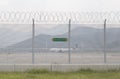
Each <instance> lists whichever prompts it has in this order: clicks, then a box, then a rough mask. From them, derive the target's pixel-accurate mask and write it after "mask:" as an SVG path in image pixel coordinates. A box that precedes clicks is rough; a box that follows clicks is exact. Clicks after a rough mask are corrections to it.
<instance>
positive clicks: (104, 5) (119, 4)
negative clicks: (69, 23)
mask: <svg viewBox="0 0 120 79" xmlns="http://www.w3.org/2000/svg"><path fill="white" fill-rule="evenodd" d="M0 10H1V11H6V10H7V11H14V10H15V11H84V12H86V11H119V10H120V0H0Z"/></svg>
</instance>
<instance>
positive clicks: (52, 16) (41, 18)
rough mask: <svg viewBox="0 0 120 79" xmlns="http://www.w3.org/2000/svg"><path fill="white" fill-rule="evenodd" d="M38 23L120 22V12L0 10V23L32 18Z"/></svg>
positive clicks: (26, 21) (25, 20) (26, 20)
mask: <svg viewBox="0 0 120 79" xmlns="http://www.w3.org/2000/svg"><path fill="white" fill-rule="evenodd" d="M33 18H34V19H35V22H36V23H38V24H66V23H68V21H69V19H71V21H72V23H73V24H103V21H104V19H107V23H108V24H120V12H42V11H41V12H13V11H6V12H5V11H1V12H0V23H1V24H2V23H5V24H6V23H10V24H18V23H20V24H30V23H32V19H33Z"/></svg>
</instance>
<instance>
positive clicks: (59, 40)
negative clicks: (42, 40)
mask: <svg viewBox="0 0 120 79" xmlns="http://www.w3.org/2000/svg"><path fill="white" fill-rule="evenodd" d="M52 41H55V42H66V41H67V38H52Z"/></svg>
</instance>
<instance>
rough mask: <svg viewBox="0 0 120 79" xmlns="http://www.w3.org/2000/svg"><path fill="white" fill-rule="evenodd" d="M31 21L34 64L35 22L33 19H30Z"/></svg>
mask: <svg viewBox="0 0 120 79" xmlns="http://www.w3.org/2000/svg"><path fill="white" fill-rule="evenodd" d="M32 22H33V24H32V64H34V63H35V61H34V57H35V55H34V39H35V23H34V19H32Z"/></svg>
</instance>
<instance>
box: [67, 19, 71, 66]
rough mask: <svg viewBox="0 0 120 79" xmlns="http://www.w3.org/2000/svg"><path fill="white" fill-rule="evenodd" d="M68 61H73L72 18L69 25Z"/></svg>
mask: <svg viewBox="0 0 120 79" xmlns="http://www.w3.org/2000/svg"><path fill="white" fill-rule="evenodd" d="M68 62H69V64H70V63H71V19H69V26H68Z"/></svg>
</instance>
